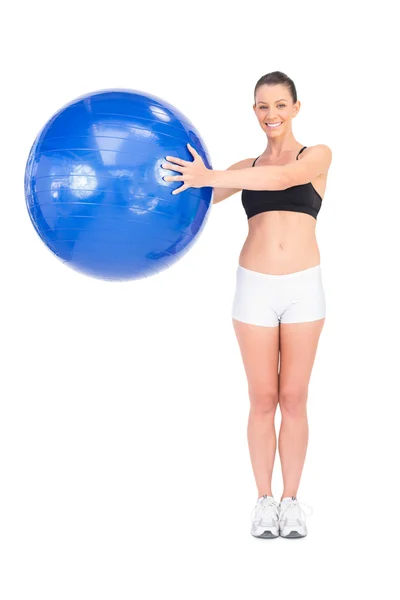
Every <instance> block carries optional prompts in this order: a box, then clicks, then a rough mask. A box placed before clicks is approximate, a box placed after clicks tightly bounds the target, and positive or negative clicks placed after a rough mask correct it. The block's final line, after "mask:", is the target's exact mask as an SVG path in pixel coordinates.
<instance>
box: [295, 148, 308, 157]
mask: <svg viewBox="0 0 400 600" xmlns="http://www.w3.org/2000/svg"><path fill="white" fill-rule="evenodd" d="M306 148H307V146H303V147H302V149H301V150H300V152H299V154H301V153H302V152H303V150H305V149H306ZM299 154H298V155H297V156H296V160H297V159H298V158H299Z"/></svg>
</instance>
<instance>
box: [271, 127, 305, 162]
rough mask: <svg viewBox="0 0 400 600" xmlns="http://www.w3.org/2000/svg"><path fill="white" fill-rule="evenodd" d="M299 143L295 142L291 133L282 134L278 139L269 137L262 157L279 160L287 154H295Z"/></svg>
mask: <svg viewBox="0 0 400 600" xmlns="http://www.w3.org/2000/svg"><path fill="white" fill-rule="evenodd" d="M298 146H299V143H298V142H296V140H295V138H294V135H293V133H292V131H288V132H284V133H282V135H280V136H279V137H273V136H271V137H270V138H268V145H267V148H266V150H265V151H264V154H263V155H264V156H269V157H270V158H279V157H280V156H282V154H285V153H287V152H296V151H297V150H298Z"/></svg>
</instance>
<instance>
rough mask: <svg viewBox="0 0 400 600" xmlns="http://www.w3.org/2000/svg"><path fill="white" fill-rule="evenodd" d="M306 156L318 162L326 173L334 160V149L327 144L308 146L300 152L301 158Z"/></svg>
mask: <svg viewBox="0 0 400 600" xmlns="http://www.w3.org/2000/svg"><path fill="white" fill-rule="evenodd" d="M305 158H307V160H312V161H313V162H317V163H318V165H319V166H320V168H321V173H326V172H327V171H328V169H329V167H330V165H331V162H332V150H331V149H330V148H329V146H327V145H326V144H317V145H316V146H307V148H306V149H305V150H303V152H302V153H301V154H300V156H299V160H300V159H302V160H304V159H305Z"/></svg>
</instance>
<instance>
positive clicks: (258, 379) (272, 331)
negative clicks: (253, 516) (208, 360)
mask: <svg viewBox="0 0 400 600" xmlns="http://www.w3.org/2000/svg"><path fill="white" fill-rule="evenodd" d="M232 320H233V326H234V329H235V334H236V338H237V340H238V343H239V347H240V352H241V356H242V360H243V365H244V368H245V372H246V376H247V382H248V390H249V398H250V413H249V420H248V426H247V439H248V444H249V451H250V459H251V464H252V469H253V473H254V477H255V480H256V485H257V490H258V497H259V498H260V497H261V496H263V495H264V494H265V495H268V496H272V495H273V494H272V490H271V480H272V470H273V466H274V461H275V454H276V433H275V412H276V407H277V404H278V356H279V327H278V326H277V327H264V326H259V325H250V324H247V323H243V322H241V321H238V320H236V319H232Z"/></svg>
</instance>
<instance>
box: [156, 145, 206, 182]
mask: <svg viewBox="0 0 400 600" xmlns="http://www.w3.org/2000/svg"><path fill="white" fill-rule="evenodd" d="M187 147H188V148H189V151H190V153H191V154H192V155H193V158H194V160H193V161H189V160H183V159H182V158H175V157H174V156H167V157H166V159H167V160H168V161H170V162H168V163H163V164H162V165H161V166H162V168H163V169H169V170H170V171H178V172H180V173H182V175H169V176H167V177H163V179H164V180H165V181H183V185H182V186H181V187H179V188H177V189H176V190H174V191H173V192H172V193H173V194H180V193H181V192H183V191H185V190H187V189H188V188H190V187H192V188H201V187H205V186H209V185H210V183H208V182H207V176H208V174H209V173H211V169H207V167H206V166H205V164H204V162H203V159H202V158H201V156H200V154H199V153H198V152H197V151H196V150H195V149H194V148H192V146H191V145H190V144H187ZM172 163H173V164H172Z"/></svg>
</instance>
